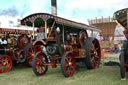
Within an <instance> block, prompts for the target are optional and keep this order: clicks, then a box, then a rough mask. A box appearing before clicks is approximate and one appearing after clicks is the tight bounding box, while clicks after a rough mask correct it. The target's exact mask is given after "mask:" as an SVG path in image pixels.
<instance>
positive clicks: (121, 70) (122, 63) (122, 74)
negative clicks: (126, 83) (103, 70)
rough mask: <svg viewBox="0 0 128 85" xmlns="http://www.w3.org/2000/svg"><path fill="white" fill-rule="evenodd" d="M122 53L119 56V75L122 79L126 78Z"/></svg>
mask: <svg viewBox="0 0 128 85" xmlns="http://www.w3.org/2000/svg"><path fill="white" fill-rule="evenodd" d="M124 57H125V56H124V52H122V53H121V54H120V75H121V78H122V79H124V78H125V77H126V67H125V59H124Z"/></svg>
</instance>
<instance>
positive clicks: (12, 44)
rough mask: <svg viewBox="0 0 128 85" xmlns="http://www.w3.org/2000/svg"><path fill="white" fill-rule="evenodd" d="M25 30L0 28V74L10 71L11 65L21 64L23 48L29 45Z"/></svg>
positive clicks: (23, 57)
mask: <svg viewBox="0 0 128 85" xmlns="http://www.w3.org/2000/svg"><path fill="white" fill-rule="evenodd" d="M28 33H29V32H28V31H27V30H19V29H6V28H0V72H2V73H5V72H8V71H10V70H11V68H12V64H16V63H23V62H25V60H26V58H25V56H24V47H25V46H26V44H28V43H30V40H31V39H30V38H29V37H28V35H27V34H28Z"/></svg>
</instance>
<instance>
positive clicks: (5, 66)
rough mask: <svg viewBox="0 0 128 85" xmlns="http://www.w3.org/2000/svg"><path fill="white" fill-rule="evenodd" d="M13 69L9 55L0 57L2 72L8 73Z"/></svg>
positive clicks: (0, 70) (0, 69)
mask: <svg viewBox="0 0 128 85" xmlns="http://www.w3.org/2000/svg"><path fill="white" fill-rule="evenodd" d="M11 68H12V60H11V58H10V57H9V56H7V55H2V56H0V72H2V73H6V72H8V71H10V70H11Z"/></svg>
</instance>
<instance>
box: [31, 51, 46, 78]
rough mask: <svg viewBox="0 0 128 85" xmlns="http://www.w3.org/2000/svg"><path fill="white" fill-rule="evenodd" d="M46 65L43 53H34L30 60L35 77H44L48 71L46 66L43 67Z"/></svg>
mask: <svg viewBox="0 0 128 85" xmlns="http://www.w3.org/2000/svg"><path fill="white" fill-rule="evenodd" d="M47 63H48V58H47V56H46V55H45V54H44V53H42V52H38V53H36V55H35V56H34V58H33V60H32V68H33V71H34V73H35V74H36V75H37V76H40V75H44V74H45V73H46V72H47V70H48V66H47V65H45V64H47Z"/></svg>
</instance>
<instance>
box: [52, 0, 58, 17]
mask: <svg viewBox="0 0 128 85" xmlns="http://www.w3.org/2000/svg"><path fill="white" fill-rule="evenodd" d="M51 5H52V6H51V7H52V15H53V16H57V2H56V0H51Z"/></svg>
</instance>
